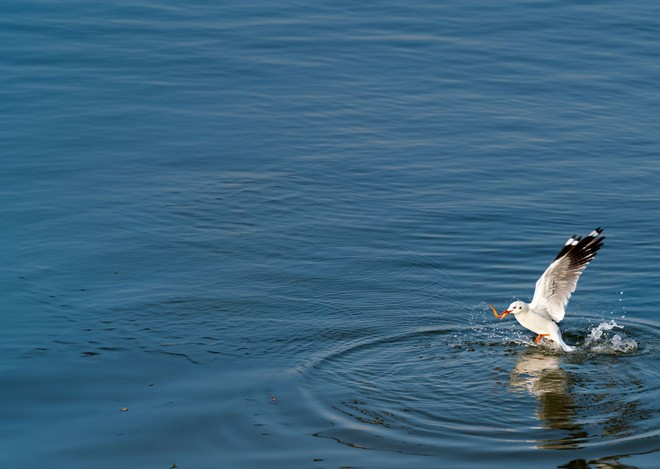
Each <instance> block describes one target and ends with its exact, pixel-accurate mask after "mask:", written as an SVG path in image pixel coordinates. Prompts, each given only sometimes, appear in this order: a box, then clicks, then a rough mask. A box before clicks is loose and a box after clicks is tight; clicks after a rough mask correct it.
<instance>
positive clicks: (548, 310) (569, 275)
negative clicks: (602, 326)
mask: <svg viewBox="0 0 660 469" xmlns="http://www.w3.org/2000/svg"><path fill="white" fill-rule="evenodd" d="M602 232H603V230H601V229H600V228H596V229H595V230H593V231H592V232H591V233H589V234H588V235H587V236H585V237H584V238H581V237H580V236H571V237H570V238H568V241H566V244H564V247H563V248H562V250H561V251H559V254H558V255H557V257H556V258H555V260H554V261H553V262H552V264H550V266H549V267H548V268H547V269H546V270H545V272H543V275H541V278H539V279H538V281H537V282H536V289H535V290H534V297H533V298H532V302H531V303H525V302H524V301H514V302H513V303H511V304H510V305H509V307H508V308H507V309H505V310H504V311H502V313H501V314H497V310H496V309H495V307H494V306H493V305H490V307H491V308H492V310H493V313H494V314H495V317H496V318H498V319H504V318H505V317H506V316H508V315H509V314H511V313H513V315H514V316H515V318H516V320H517V321H518V322H519V323H520V325H521V326H523V327H525V328H527V329H529V330H530V331H532V332H534V333H536V334H538V335H537V336H536V343H537V344H538V343H539V342H540V341H541V339H542V338H543V337H549V338H550V339H551V340H552V341H553V342H556V343H558V344H559V345H560V346H561V348H562V349H563V350H564V351H565V352H572V351H573V350H575V347H571V346H570V345H566V344H565V343H564V341H563V339H562V337H561V331H560V330H559V326H558V325H557V323H558V322H559V321H561V320H562V319H564V314H565V311H564V307H565V306H566V304H567V303H568V300H569V298H570V297H571V293H573V292H574V291H575V287H576V286H577V281H578V279H579V278H580V275H582V272H583V271H584V269H585V268H586V267H587V265H589V262H591V260H592V259H593V258H594V257H595V256H596V253H597V252H598V250H599V249H600V248H601V247H602V246H603V240H604V239H605V236H599V235H600V234H601V233H602Z"/></svg>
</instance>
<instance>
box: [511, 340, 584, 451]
mask: <svg viewBox="0 0 660 469" xmlns="http://www.w3.org/2000/svg"><path fill="white" fill-rule="evenodd" d="M569 385H570V377H569V375H568V373H566V371H565V370H563V369H562V368H561V366H560V364H559V359H558V357H556V356H548V355H544V354H543V352H542V351H539V350H529V351H526V353H523V354H521V355H520V356H519V357H518V362H517V363H516V366H515V368H514V369H513V370H511V374H510V376H509V386H510V388H511V390H512V391H517V392H529V393H531V394H532V395H533V396H534V397H535V398H536V400H537V402H538V405H537V409H536V418H537V419H538V420H539V421H540V422H541V423H542V424H543V426H544V427H545V428H550V429H557V430H568V431H570V432H571V433H570V434H569V435H567V436H566V437H564V438H559V439H548V440H539V441H538V445H539V447H542V448H547V449H569V448H575V447H576V446H577V444H578V443H579V442H580V441H581V440H583V439H584V438H586V436H587V434H586V433H585V432H583V431H579V430H581V426H580V425H579V424H577V423H575V420H574V417H575V415H574V414H575V403H574V400H573V397H572V396H571V394H570V389H569Z"/></svg>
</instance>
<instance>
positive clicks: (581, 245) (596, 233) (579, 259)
mask: <svg viewBox="0 0 660 469" xmlns="http://www.w3.org/2000/svg"><path fill="white" fill-rule="evenodd" d="M602 232H603V229H602V228H600V227H598V228H596V229H595V230H593V231H592V232H591V233H589V234H588V235H586V236H585V237H584V238H583V237H581V236H577V235H573V236H571V237H570V238H568V241H566V244H564V246H563V247H562V249H561V251H559V254H557V257H555V260H557V259H561V258H562V257H564V256H569V257H570V258H571V261H572V262H576V263H578V264H583V265H586V264H588V263H589V262H590V261H591V259H593V258H594V256H595V255H596V252H598V250H599V249H600V248H601V247H602V246H603V240H604V239H605V236H600V234H601V233H602Z"/></svg>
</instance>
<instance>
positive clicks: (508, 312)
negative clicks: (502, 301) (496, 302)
mask: <svg viewBox="0 0 660 469" xmlns="http://www.w3.org/2000/svg"><path fill="white" fill-rule="evenodd" d="M490 309H492V310H493V314H494V315H495V317H496V318H497V319H504V318H505V317H507V316H508V315H509V314H511V311H510V310H508V309H505V310H504V311H502V313H501V314H497V310H496V309H495V306H493V305H490Z"/></svg>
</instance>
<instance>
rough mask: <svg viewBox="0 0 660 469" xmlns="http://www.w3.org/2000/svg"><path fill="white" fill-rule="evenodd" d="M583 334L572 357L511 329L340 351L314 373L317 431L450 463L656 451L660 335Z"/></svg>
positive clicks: (311, 390)
mask: <svg viewBox="0 0 660 469" xmlns="http://www.w3.org/2000/svg"><path fill="white" fill-rule="evenodd" d="M614 324H616V323H614ZM617 326H618V325H617ZM581 327H582V330H581V331H580V332H576V331H568V333H567V337H568V339H569V340H570V341H571V342H572V343H577V344H578V351H577V352H576V353H573V354H564V353H561V351H558V350H557V349H556V348H554V347H552V346H538V347H537V346H534V344H533V343H532V342H531V340H530V339H528V338H526V337H525V336H524V335H522V334H519V333H518V332H517V331H515V332H514V331H513V330H511V329H509V330H504V332H503V331H502V329H495V328H489V327H479V328H475V327H461V326H452V327H438V328H430V329H417V330H412V331H406V332H401V333H399V334H395V335H390V336H387V337H376V338H368V339H363V340H361V341H356V342H353V343H352V344H350V345H348V346H346V347H344V348H341V349H336V350H333V351H331V352H330V353H327V354H326V355H324V356H321V357H320V358H318V359H317V360H316V361H315V362H314V363H313V364H312V365H311V366H309V367H308V368H307V369H306V370H305V372H304V380H303V389H304V391H305V393H306V394H307V397H308V400H309V402H310V403H311V405H312V406H313V407H314V411H315V412H317V413H318V414H319V415H320V416H322V417H323V419H324V420H325V421H327V422H328V424H327V426H326V427H325V428H320V429H319V431H318V432H317V433H316V436H318V437H322V438H331V439H334V440H336V441H337V442H340V443H343V444H346V445H349V446H354V447H359V448H365V449H372V450H384V451H395V452H401V453H407V454H423V455H442V456H443V457H444V458H447V461H450V460H451V458H452V455H454V456H456V460H457V461H458V460H459V459H460V458H463V459H462V460H463V461H464V460H465V459H464V458H465V452H466V448H484V449H483V450H481V449H480V450H479V451H477V452H474V458H475V461H477V460H480V461H484V460H491V461H492V460H495V459H497V458H498V457H499V456H501V455H502V454H503V453H505V452H509V451H518V452H526V453H528V456H530V457H533V455H534V454H536V453H540V452H541V451H547V450H557V449H562V450H567V449H574V450H580V451H582V452H583V453H584V452H589V451H592V450H593V451H592V452H593V454H590V455H589V457H603V456H608V457H609V456H611V455H627V454H633V453H635V454H636V453H638V452H645V451H655V450H656V448H657V440H658V437H659V432H658V427H659V425H658V423H659V422H660V420H659V418H658V415H657V410H656V409H657V406H656V402H657V399H658V397H660V396H659V394H660V393H659V392H658V388H657V387H654V385H652V384H650V383H657V382H658V377H657V373H658V372H657V369H656V367H655V366H654V362H655V361H654V360H655V359H654V357H655V350H657V348H658V344H659V343H660V341H659V337H660V334H659V333H658V330H659V328H658V327H657V325H654V324H649V323H637V324H626V325H625V327H623V328H621V326H618V327H613V323H612V322H610V323H602V325H601V327H600V332H601V333H600V334H597V333H594V330H597V329H598V325H595V326H594V327H593V328H589V327H588V326H587V325H584V326H581ZM621 344H624V345H626V347H623V348H622V347H621ZM632 344H634V345H635V346H634V347H633V346H632ZM637 344H640V346H639V347H637ZM617 347H618V348H617ZM654 442H655V443H654ZM599 447H600V448H601V449H598V448H599ZM602 447H606V448H607V450H606V451H605V453H603V450H602ZM539 450H541V451H539Z"/></svg>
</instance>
